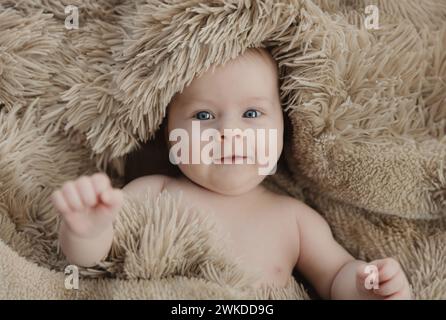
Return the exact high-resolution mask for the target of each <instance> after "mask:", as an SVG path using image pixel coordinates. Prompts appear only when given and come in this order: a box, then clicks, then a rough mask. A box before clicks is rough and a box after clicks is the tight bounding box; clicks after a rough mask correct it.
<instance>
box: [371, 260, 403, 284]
mask: <svg viewBox="0 0 446 320" xmlns="http://www.w3.org/2000/svg"><path fill="white" fill-rule="evenodd" d="M372 263H373V264H375V265H376V266H377V267H378V270H379V282H380V283H381V282H386V281H388V280H390V279H392V278H393V277H394V276H395V275H396V274H397V273H398V272H399V271H400V270H401V268H400V264H399V263H398V261H396V260H395V259H392V258H386V259H380V260H375V261H373V262H372Z"/></svg>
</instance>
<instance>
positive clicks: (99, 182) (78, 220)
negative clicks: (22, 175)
mask: <svg viewBox="0 0 446 320" xmlns="http://www.w3.org/2000/svg"><path fill="white" fill-rule="evenodd" d="M51 200H52V203H53V205H54V207H55V208H56V209H57V210H58V211H59V212H60V214H61V216H62V223H64V224H65V227H66V228H67V229H69V230H70V231H71V232H72V233H73V234H74V235H75V236H77V237H79V238H94V237H96V236H98V235H100V234H101V233H102V232H103V231H104V230H106V229H107V228H109V227H110V226H112V223H113V221H114V219H115V217H116V214H117V213H118V212H119V210H120V208H121V206H122V200H123V193H122V191H121V190H120V189H114V188H112V186H111V183H110V179H109V178H108V176H107V175H106V174H104V173H95V174H94V175H92V176H82V177H80V178H78V179H77V180H75V181H67V182H65V183H64V184H63V186H62V187H61V188H60V189H57V190H56V191H54V192H53V194H52V196H51Z"/></svg>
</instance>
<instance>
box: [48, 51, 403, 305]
mask: <svg viewBox="0 0 446 320" xmlns="http://www.w3.org/2000/svg"><path fill="white" fill-rule="evenodd" d="M193 123H195V124H196V123H198V124H199V125H200V131H201V132H202V131H204V130H206V129H215V130H217V131H218V132H219V134H218V136H214V138H216V139H215V143H217V144H219V145H220V146H221V150H223V153H222V154H219V153H218V152H215V151H214V152H213V154H212V155H211V156H212V157H213V158H212V159H213V161H211V163H209V162H206V163H203V162H199V163H192V164H191V163H190V162H191V161H189V162H187V161H180V162H178V163H177V165H178V168H179V169H180V171H181V173H182V175H181V176H180V177H178V178H176V177H168V176H162V175H151V176H144V177H140V178H137V179H135V180H133V181H131V182H130V183H129V184H127V185H126V186H125V187H124V188H123V189H122V190H119V189H115V188H113V187H112V186H111V184H110V180H109V178H108V177H107V176H106V175H105V174H103V173H96V174H94V175H92V176H90V177H87V176H83V177H80V178H79V179H77V180H76V181H68V182H66V183H64V185H63V186H62V187H61V188H60V189H58V190H56V191H55V192H54V193H53V194H52V197H51V199H52V202H53V205H54V206H55V208H56V209H57V210H58V211H59V212H60V214H61V216H62V221H61V225H60V230H59V240H60V245H61V248H62V251H63V252H64V254H65V255H66V257H67V259H68V260H69V261H70V262H71V263H73V264H77V265H81V266H86V267H88V266H93V265H95V264H97V263H98V262H100V261H101V260H102V259H104V258H105V257H106V256H107V254H108V252H109V250H110V247H111V244H112V239H113V221H114V218H115V216H116V214H117V213H118V212H119V210H120V208H121V205H122V200H123V196H124V194H123V192H127V193H129V194H132V195H140V194H141V193H142V192H143V191H144V190H145V189H146V188H147V187H150V188H151V189H152V190H154V191H155V193H159V192H161V191H163V190H167V191H168V192H171V193H177V192H180V191H181V192H182V193H183V196H184V198H185V199H187V200H188V204H189V205H191V206H195V207H197V208H200V209H204V210H205V212H209V214H212V215H213V217H214V218H215V220H216V222H217V226H218V227H219V229H220V231H221V232H222V233H224V234H229V235H230V237H229V240H228V244H227V245H228V246H229V250H231V251H232V252H234V253H235V254H236V255H237V256H238V257H239V258H241V259H240V261H241V263H242V264H243V267H245V268H247V269H250V270H254V271H255V270H256V271H257V272H259V274H260V275H261V283H272V284H275V285H279V286H284V285H285V284H286V283H287V281H288V280H289V279H290V277H291V276H292V272H293V270H294V269H297V270H298V271H299V272H300V273H301V274H302V275H303V276H304V277H305V278H306V279H307V280H308V281H309V282H310V284H312V286H313V287H314V288H315V289H316V291H317V293H318V294H319V296H320V297H322V298H324V299H410V298H411V292H410V286H409V283H408V280H407V278H406V276H405V274H404V272H403V271H402V269H401V267H400V265H399V264H398V262H397V261H396V260H394V259H392V258H385V259H380V260H375V261H372V262H370V263H366V262H364V261H359V260H356V259H355V258H353V257H352V256H351V255H350V254H349V253H348V252H347V251H346V250H345V249H344V248H342V247H341V246H340V245H339V244H338V243H337V242H336V241H335V240H334V238H333V236H332V233H331V230H330V228H329V226H328V224H327V222H326V221H325V220H324V219H323V218H322V217H321V216H320V215H319V214H318V213H317V212H316V211H314V210H313V209H311V208H310V207H309V206H307V205H305V204H304V203H303V202H301V201H298V200H296V199H294V198H291V197H288V196H283V195H278V194H275V193H273V192H271V191H269V190H268V189H266V188H265V187H264V186H263V185H262V184H261V182H262V180H263V179H264V178H265V176H266V175H265V174H259V172H260V171H259V169H261V167H262V164H259V161H254V163H252V161H251V163H248V161H247V160H249V159H251V160H252V157H253V156H254V155H255V154H259V151H261V152H264V153H265V155H267V156H270V157H269V158H270V159H272V160H271V161H272V162H273V164H275V162H276V161H277V159H278V157H279V156H280V154H281V152H282V147H283V130H284V119H283V111H282V108H281V104H280V98H279V87H278V70H277V64H276V63H275V61H274V59H273V58H272V56H271V55H270V54H269V52H268V51H267V50H265V49H248V50H247V51H246V52H245V53H243V54H242V55H240V56H238V57H237V58H235V59H233V60H230V61H229V62H227V63H225V64H224V65H221V66H218V67H216V68H215V69H212V70H208V71H207V72H205V73H204V74H202V75H201V76H199V77H196V78H195V79H194V80H193V81H192V82H191V83H190V85H189V86H187V87H185V89H184V90H183V91H182V92H181V93H177V94H176V95H175V96H174V97H173V99H172V101H171V103H170V104H169V107H168V113H167V132H166V133H172V132H174V131H175V130H177V131H178V130H180V131H181V132H186V133H189V135H188V136H189V139H190V140H189V142H191V143H192V142H193V141H192V137H195V139H196V136H194V135H193V133H192V130H193ZM225 129H240V131H237V130H225ZM245 129H267V130H269V129H273V130H275V132H276V133H277V135H276V137H277V139H276V140H275V141H272V140H274V139H269V141H268V143H264V144H258V143H256V144H255V145H252V144H251V145H248V146H247V147H244V148H243V149H242V151H240V150H239V151H238V152H233V150H232V149H228V147H227V142H228V141H239V142H240V141H243V140H244V139H245V138H246V136H244V135H242V134H241V133H240V132H242V131H243V130H245ZM225 131H230V132H231V133H230V134H228V133H226V132H225ZM171 137H172V136H171ZM171 137H170V138H171ZM169 140H172V139H169ZM182 142H184V141H182ZM169 144H170V147H171V149H172V147H173V146H174V144H173V143H172V141H170V142H169ZM199 146H200V147H201V149H200V150H203V148H204V147H205V143H204V142H203V141H201V142H199ZM259 149H262V150H259ZM183 151H184V150H180V152H177V153H175V154H172V155H171V156H172V157H171V158H172V159H178V158H183V159H185V158H186V159H187V158H189V160H190V157H188V156H191V155H192V152H191V151H190V152H189V154H188V155H187V154H185V153H184V152H183ZM216 155H217V156H216ZM271 155H272V156H271ZM214 160H217V161H214ZM218 160H220V161H218ZM240 162H242V163H240ZM270 164H271V163H270Z"/></svg>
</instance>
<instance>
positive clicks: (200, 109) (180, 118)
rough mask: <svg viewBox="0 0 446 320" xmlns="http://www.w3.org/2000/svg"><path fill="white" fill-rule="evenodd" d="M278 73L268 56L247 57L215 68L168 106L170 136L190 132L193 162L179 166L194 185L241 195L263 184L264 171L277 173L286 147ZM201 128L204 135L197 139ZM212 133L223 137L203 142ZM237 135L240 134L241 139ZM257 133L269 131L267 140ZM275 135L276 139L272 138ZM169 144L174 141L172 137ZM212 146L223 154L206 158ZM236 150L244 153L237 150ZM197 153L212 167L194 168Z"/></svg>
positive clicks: (213, 152) (195, 80)
mask: <svg viewBox="0 0 446 320" xmlns="http://www.w3.org/2000/svg"><path fill="white" fill-rule="evenodd" d="M275 68H276V67H275V65H274V64H273V62H272V61H268V60H267V58H266V56H265V57H263V56H259V55H258V54H256V55H253V54H246V53H245V54H243V55H242V56H239V57H237V58H236V59H235V60H231V61H230V62H228V63H226V64H225V65H223V66H218V67H216V68H215V70H214V72H212V69H209V70H208V71H207V72H206V73H204V74H203V75H202V76H201V77H199V78H195V79H194V80H193V81H192V82H191V84H190V85H189V86H188V87H186V88H185V89H184V90H183V92H182V93H178V94H177V95H175V97H174V98H173V99H172V101H171V103H170V105H169V110H168V119H167V121H168V125H167V130H168V132H169V133H170V134H172V130H174V129H180V130H174V132H175V131H176V132H178V131H181V129H182V130H183V131H182V132H187V137H188V141H187V143H188V146H189V148H188V151H189V154H188V155H187V157H188V160H189V161H188V163H181V162H180V163H179V164H178V166H179V169H180V170H181V171H182V173H183V174H184V175H185V176H187V177H188V178H189V179H190V180H192V181H193V182H195V183H196V184H199V185H201V186H202V187H204V188H206V189H209V190H212V191H214V192H217V193H220V194H224V195H239V194H242V193H245V192H247V191H249V190H251V189H253V188H254V187H256V186H257V185H259V184H260V183H261V182H262V180H263V179H264V178H265V174H259V172H261V170H262V169H261V168H263V171H265V170H266V169H268V170H269V168H273V167H274V165H275V164H276V162H277V160H278V158H279V156H280V154H281V152H282V146H283V115H282V109H281V106H280V99H279V92H278V86H277V71H276V69H275ZM198 125H199V135H196V133H197V131H196V130H197V127H198ZM193 127H195V130H193ZM207 129H214V132H216V131H215V130H217V131H218V135H216V136H212V137H211V138H209V140H208V141H203V138H200V137H201V134H202V133H203V132H204V130H207ZM225 129H226V131H227V132H226V133H225ZM228 129H229V130H228ZM232 129H240V130H241V131H240V132H239V133H237V132H236V131H234V130H232ZM258 129H264V130H263V131H264V135H263V138H262V137H261V136H260V135H259V133H258V132H260V131H262V130H258ZM270 129H272V130H270ZM207 131H208V132H209V131H211V130H207ZM230 131H232V132H230ZM248 131H250V132H251V133H254V136H255V139H254V140H251V139H248V137H247V135H243V133H247V132H248ZM274 131H275V132H276V137H274V135H272V136H271V135H270V134H271V133H272V132H274ZM251 137H252V136H251ZM170 138H171V139H170V140H172V136H171V137H170ZM180 140H181V139H178V138H176V139H175V141H178V142H180ZM175 141H170V142H169V146H170V147H171V150H173V148H172V146H174V145H175V144H177V143H178V142H175ZM262 141H263V143H262ZM184 142H185V141H181V143H183V144H184ZM231 143H232V148H231V145H230V144H231ZM211 144H213V146H214V147H215V146H218V147H219V148H221V149H220V150H221V153H218V152H215V149H214V150H213V151H210V152H207V153H206V152H204V151H206V150H208V151H209V146H210V145H211ZM194 145H195V147H194ZM206 145H207V146H208V149H206ZM235 145H238V146H242V149H241V150H240V149H238V150H237V147H235ZM194 150H195V151H194ZM182 152H184V150H180V151H179V152H176V154H177V155H178V156H181V157H183V156H186V155H185V154H182ZM193 152H196V154H198V153H199V155H203V154H207V155H209V158H211V159H212V162H211V163H209V161H208V162H207V163H205V161H201V160H200V161H199V163H196V162H197V161H194V162H195V164H194V163H192V161H193V160H194V158H193V157H194V156H193ZM197 152H198V153H197ZM203 152H204V153H203ZM199 155H198V156H199ZM262 156H263V160H262V159H261V158H260V157H262ZM183 159H184V158H183ZM265 159H268V164H265ZM195 160H197V158H195ZM219 162H221V163H219ZM238 162H242V164H238ZM259 169H260V170H259ZM268 172H269V171H268Z"/></svg>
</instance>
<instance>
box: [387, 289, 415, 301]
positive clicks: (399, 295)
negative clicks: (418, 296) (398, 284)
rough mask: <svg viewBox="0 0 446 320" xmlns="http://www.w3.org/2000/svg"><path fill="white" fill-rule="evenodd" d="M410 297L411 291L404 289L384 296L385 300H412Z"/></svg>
mask: <svg viewBox="0 0 446 320" xmlns="http://www.w3.org/2000/svg"><path fill="white" fill-rule="evenodd" d="M410 299H412V298H411V295H410V292H406V291H404V290H400V291H398V292H396V293H394V294H392V295H390V296H387V297H385V298H384V300H410Z"/></svg>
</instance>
